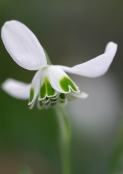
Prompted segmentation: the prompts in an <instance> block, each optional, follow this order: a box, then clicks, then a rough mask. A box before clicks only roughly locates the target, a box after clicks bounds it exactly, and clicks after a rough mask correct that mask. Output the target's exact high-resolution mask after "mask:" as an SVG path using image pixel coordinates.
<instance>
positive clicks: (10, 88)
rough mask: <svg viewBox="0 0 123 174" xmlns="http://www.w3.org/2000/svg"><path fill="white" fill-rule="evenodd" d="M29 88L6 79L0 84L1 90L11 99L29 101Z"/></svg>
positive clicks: (28, 85) (27, 85) (26, 85)
mask: <svg viewBox="0 0 123 174" xmlns="http://www.w3.org/2000/svg"><path fill="white" fill-rule="evenodd" d="M30 86H31V85H30V84H26V83H23V82H20V81H17V80H14V79H7V80H5V82H4V83H3V84H2V89H3V90H4V91H5V92H6V93H8V94H9V95H11V96H12V97H15V98H18V99H24V100H26V99H29V93H30Z"/></svg>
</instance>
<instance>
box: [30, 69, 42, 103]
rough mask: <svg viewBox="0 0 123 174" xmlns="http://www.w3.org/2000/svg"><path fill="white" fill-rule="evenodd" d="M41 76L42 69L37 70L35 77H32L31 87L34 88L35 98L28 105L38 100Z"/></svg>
mask: <svg viewBox="0 0 123 174" xmlns="http://www.w3.org/2000/svg"><path fill="white" fill-rule="evenodd" d="M41 76H42V69H40V70H39V71H37V72H36V74H35V75H34V77H33V79H32V83H31V88H33V89H34V97H33V100H32V101H31V102H30V101H29V103H28V105H31V104H32V103H33V102H35V100H36V98H37V96H38V94H39V90H40V83H41Z"/></svg>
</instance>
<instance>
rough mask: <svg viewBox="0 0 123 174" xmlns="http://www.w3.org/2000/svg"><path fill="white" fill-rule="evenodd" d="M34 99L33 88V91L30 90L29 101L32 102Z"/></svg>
mask: <svg viewBox="0 0 123 174" xmlns="http://www.w3.org/2000/svg"><path fill="white" fill-rule="evenodd" d="M33 98H34V88H32V87H31V89H30V99H29V101H30V102H32V100H33Z"/></svg>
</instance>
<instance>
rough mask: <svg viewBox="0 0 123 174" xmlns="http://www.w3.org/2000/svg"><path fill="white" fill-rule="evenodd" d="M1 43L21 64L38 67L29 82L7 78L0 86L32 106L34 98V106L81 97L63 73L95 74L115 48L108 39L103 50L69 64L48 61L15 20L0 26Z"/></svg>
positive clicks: (83, 95)
mask: <svg viewBox="0 0 123 174" xmlns="http://www.w3.org/2000/svg"><path fill="white" fill-rule="evenodd" d="M1 37H2V41H3V43H4V46H5V48H6V50H7V51H8V53H9V54H10V56H11V57H12V59H13V60H14V61H15V62H16V63H17V64H18V65H19V66H21V67H22V68H25V69H27V70H38V71H37V72H36V74H35V75H34V77H33V79H32V83H31V84H25V83H23V82H19V81H17V80H14V79H7V80H6V81H5V82H4V83H3V84H2V89H3V90H4V91H6V92H7V93H8V94H10V95H11V96H13V97H15V98H19V99H29V103H28V104H29V106H30V108H32V107H33V106H34V104H35V102H37V106H38V108H48V107H50V106H55V105H57V104H59V105H65V104H66V103H67V101H69V100H70V101H71V100H77V99H81V98H82V99H85V98H87V97H88V94H86V93H84V92H80V90H79V87H78V86H77V85H76V84H75V82H74V81H73V80H72V79H71V78H70V77H69V76H68V75H67V74H66V73H65V72H69V73H73V74H77V75H80V76H86V77H98V76H101V75H103V74H104V73H105V72H106V71H107V70H108V68H109V66H110V64H111V62H112V60H113V58H114V56H115V54H116V51H117V44H115V43H113V42H109V43H108V44H107V46H106V49H105V52H104V54H102V55H100V56H98V57H96V58H94V59H92V60H90V61H87V62H85V63H82V64H79V65H76V66H73V67H66V66H59V65H48V64H47V60H46V54H45V52H44V49H43V48H42V46H41V44H40V43H39V41H38V39H37V38H36V36H35V35H34V34H33V33H32V31H31V30H30V29H29V28H28V27H26V26H25V25H24V24H22V23H21V22H19V21H15V20H12V21H8V22H6V23H5V24H4V25H3V27H2V30H1Z"/></svg>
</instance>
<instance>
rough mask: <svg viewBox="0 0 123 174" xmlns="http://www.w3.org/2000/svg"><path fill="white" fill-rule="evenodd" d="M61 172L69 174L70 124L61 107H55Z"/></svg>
mask: <svg viewBox="0 0 123 174" xmlns="http://www.w3.org/2000/svg"><path fill="white" fill-rule="evenodd" d="M55 110H56V114H57V117H58V124H59V146H60V155H61V164H62V174H71V173H72V172H71V146H70V144H71V126H70V123H69V120H68V118H67V115H66V113H65V111H64V110H63V108H61V107H57V108H56V109H55Z"/></svg>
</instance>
